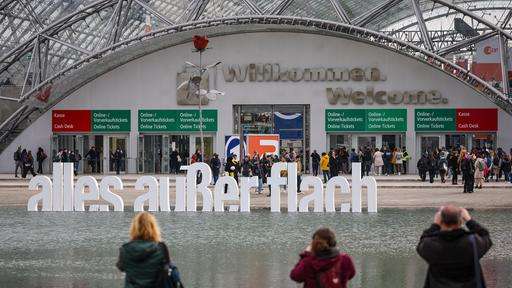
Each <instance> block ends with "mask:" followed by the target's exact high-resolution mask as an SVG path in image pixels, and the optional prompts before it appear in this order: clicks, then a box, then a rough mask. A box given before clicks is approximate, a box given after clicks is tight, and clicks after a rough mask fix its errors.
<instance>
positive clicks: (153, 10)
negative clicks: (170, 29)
mask: <svg viewBox="0 0 512 288" xmlns="http://www.w3.org/2000/svg"><path fill="white" fill-rule="evenodd" d="M134 1H135V2H136V3H137V4H139V5H140V6H142V8H144V10H146V11H147V12H148V13H149V14H151V15H153V16H155V17H156V18H158V19H160V21H162V22H164V23H165V24H167V25H169V26H170V25H174V24H175V23H174V22H173V21H171V20H169V19H168V18H167V17H166V16H164V15H163V14H161V13H160V12H158V11H156V10H155V9H153V8H152V7H151V6H149V5H147V4H146V3H144V2H142V1H140V0H134Z"/></svg>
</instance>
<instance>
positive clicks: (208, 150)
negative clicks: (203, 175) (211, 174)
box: [192, 136, 213, 161]
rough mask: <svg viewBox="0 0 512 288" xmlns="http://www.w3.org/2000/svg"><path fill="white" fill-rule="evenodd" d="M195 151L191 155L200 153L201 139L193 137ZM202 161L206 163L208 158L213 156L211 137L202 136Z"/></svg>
mask: <svg viewBox="0 0 512 288" xmlns="http://www.w3.org/2000/svg"><path fill="white" fill-rule="evenodd" d="M195 139H196V140H195V150H194V151H193V152H192V153H195V152H196V151H201V137H200V136H195ZM203 139H204V159H203V161H206V160H208V159H210V158H212V155H213V136H204V137H203Z"/></svg>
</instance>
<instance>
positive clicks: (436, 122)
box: [414, 109, 457, 131]
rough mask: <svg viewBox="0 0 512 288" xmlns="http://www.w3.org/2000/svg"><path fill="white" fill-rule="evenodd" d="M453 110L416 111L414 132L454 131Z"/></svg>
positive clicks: (454, 111) (454, 116)
mask: <svg viewBox="0 0 512 288" xmlns="http://www.w3.org/2000/svg"><path fill="white" fill-rule="evenodd" d="M456 115H457V112H456V110H455V109H416V110H414V127H415V130H416V131H455V130H456Z"/></svg>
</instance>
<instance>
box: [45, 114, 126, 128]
mask: <svg viewBox="0 0 512 288" xmlns="http://www.w3.org/2000/svg"><path fill="white" fill-rule="evenodd" d="M130 130H131V123H130V110H53V111H52V131H53V132H75V133H77V132H78V133H86V132H130Z"/></svg>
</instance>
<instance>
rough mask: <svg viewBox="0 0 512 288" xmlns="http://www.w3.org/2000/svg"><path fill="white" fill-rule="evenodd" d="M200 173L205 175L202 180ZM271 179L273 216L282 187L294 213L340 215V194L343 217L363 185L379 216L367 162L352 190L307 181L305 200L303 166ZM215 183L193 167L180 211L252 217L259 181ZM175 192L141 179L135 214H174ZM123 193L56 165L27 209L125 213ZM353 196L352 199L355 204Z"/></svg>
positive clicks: (181, 184)
mask: <svg viewBox="0 0 512 288" xmlns="http://www.w3.org/2000/svg"><path fill="white" fill-rule="evenodd" d="M282 172H286V173H282ZM199 173H200V174H201V175H202V176H201V178H199V179H198V178H197V175H198V174H199ZM270 174H271V175H270V177H269V178H268V180H267V181H268V184H269V187H271V188H270V189H271V192H272V195H271V197H270V211H271V212H281V197H282V195H281V188H282V187H284V188H285V190H286V191H285V195H286V196H285V197H286V203H287V205H286V206H287V207H288V212H297V211H299V212H309V211H310V206H313V207H312V208H313V211H314V212H335V211H336V207H335V195H336V194H340V195H339V196H338V197H337V198H338V199H339V198H340V196H341V204H340V206H339V211H340V212H361V211H362V209H361V207H362V191H363V189H362V188H363V186H364V187H366V192H367V197H366V198H367V203H368V212H377V182H376V181H375V178H373V177H368V176H367V177H361V163H353V164H352V184H351V185H350V184H349V182H348V180H347V178H345V177H342V176H336V177H332V178H331V179H329V181H328V182H327V185H326V186H325V188H324V184H323V182H322V179H320V178H319V177H316V176H306V177H304V178H303V179H302V181H301V183H300V189H301V191H307V192H306V195H304V196H303V195H298V194H297V186H298V185H297V184H298V183H297V163H293V162H292V163H287V162H278V163H275V164H274V165H272V169H271V172H270ZM212 179H213V175H212V170H211V168H210V166H209V165H208V164H206V163H203V162H196V163H194V164H191V165H190V166H188V169H187V175H186V177H182V176H177V177H176V185H175V187H176V193H175V194H176V197H175V199H174V201H173V202H174V211H176V212H183V211H196V210H197V206H198V203H197V199H198V194H201V199H202V211H204V212H210V211H216V212H224V211H226V209H225V207H224V204H225V202H228V201H229V202H230V204H229V207H228V210H229V211H232V212H235V211H240V212H250V210H251V193H250V191H251V190H254V189H256V188H257V187H258V182H259V181H258V177H256V176H254V177H241V178H240V183H237V181H236V180H235V178H233V177H230V176H223V177H220V178H219V179H218V180H217V183H216V184H215V185H213V186H212V185H211V183H212ZM169 188H170V183H169V177H165V176H162V177H159V178H156V177H154V176H141V177H140V178H139V179H137V181H136V182H135V190H138V191H140V192H141V195H139V196H138V197H137V198H136V199H135V201H134V202H133V210H134V211H143V210H145V209H147V210H149V211H171V199H170V194H169V192H170V191H169ZM123 189H124V186H123V181H122V180H121V178H119V177H117V176H105V177H102V179H101V181H100V182H99V183H98V180H96V178H94V177H92V176H82V177H79V178H78V179H77V181H76V182H75V181H74V175H73V163H60V162H56V163H53V174H52V179H50V177H48V176H43V175H37V176H35V177H34V178H32V179H31V180H30V182H29V190H36V191H37V193H36V194H35V195H33V196H32V197H30V198H29V200H28V203H27V209H28V211H39V206H41V211H111V208H113V211H124V200H123V198H122V197H121V196H120V195H118V194H116V193H119V192H122V190H123ZM121 195H122V193H121ZM348 195H351V199H350V201H349V199H348V197H346V196H348ZM299 196H300V199H299ZM345 197H346V198H345ZM105 203H107V204H105ZM311 204H312V205H311ZM86 205H88V206H87V207H86ZM146 207H147V208H146Z"/></svg>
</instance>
